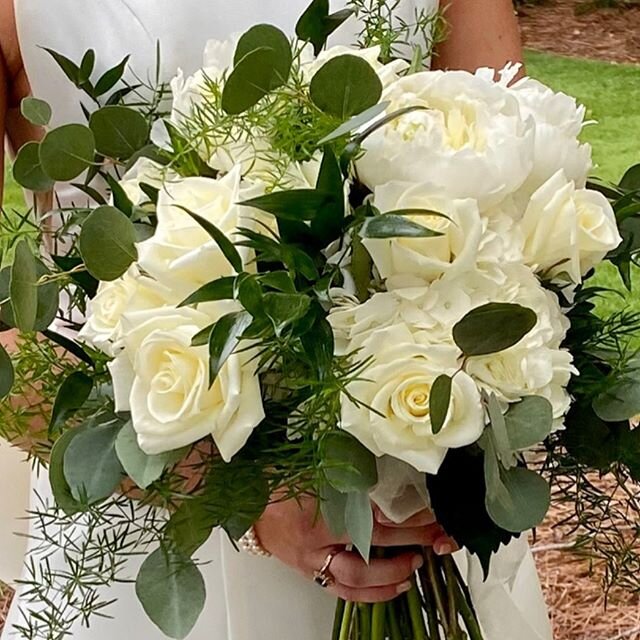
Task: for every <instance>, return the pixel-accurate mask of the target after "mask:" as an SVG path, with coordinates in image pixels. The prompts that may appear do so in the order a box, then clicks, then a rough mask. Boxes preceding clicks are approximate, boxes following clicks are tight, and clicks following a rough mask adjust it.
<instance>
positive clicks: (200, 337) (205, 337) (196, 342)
mask: <svg viewBox="0 0 640 640" xmlns="http://www.w3.org/2000/svg"><path fill="white" fill-rule="evenodd" d="M215 326H216V325H215V322H214V323H213V324H210V325H209V326H208V327H205V328H204V329H201V330H200V331H198V333H196V334H195V335H194V336H193V338H191V346H192V347H204V345H207V344H209V337H210V336H211V332H212V331H213V327H215Z"/></svg>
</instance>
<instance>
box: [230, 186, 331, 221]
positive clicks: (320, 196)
mask: <svg viewBox="0 0 640 640" xmlns="http://www.w3.org/2000/svg"><path fill="white" fill-rule="evenodd" d="M335 198H336V196H335V193H332V192H330V191H319V190H317V189H291V190H290V191H275V192H273V193H270V194H268V195H266V196H260V197H258V198H253V199H251V200H245V201H244V202H241V203H240V204H241V205H243V206H245V207H253V208H254V209H260V210H261V211H266V212H267V213H270V214H272V215H274V216H276V217H277V218H282V219H284V220H312V219H313V218H315V216H316V215H317V213H318V211H319V210H320V209H322V208H323V207H326V206H327V205H331V204H333V203H334V202H335Z"/></svg>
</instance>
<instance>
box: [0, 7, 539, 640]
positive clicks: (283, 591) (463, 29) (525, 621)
mask: <svg viewBox="0 0 640 640" xmlns="http://www.w3.org/2000/svg"><path fill="white" fill-rule="evenodd" d="M308 1H309V0H259V1H255V0H235V1H234V2H229V3H224V4H223V3H221V2H220V3H216V2H215V1H213V0H211V1H210V2H203V1H202V0H180V2H175V1H174V0H103V1H102V2H99V1H96V0H47V1H46V2H44V1H43V0H15V3H14V0H0V127H1V128H2V130H3V132H4V133H5V135H6V137H7V139H8V143H9V145H8V146H9V148H10V149H11V150H13V151H15V150H16V149H17V148H18V147H19V146H20V145H21V144H22V143H24V142H25V141H26V140H28V139H31V138H34V137H36V136H37V135H38V131H35V130H33V129H32V128H30V127H29V126H28V125H27V124H26V123H25V122H24V121H21V120H20V118H19V117H18V116H17V107H18V105H19V102H20V100H21V99H22V98H23V97H24V96H27V95H29V94H30V92H31V91H32V92H33V94H34V95H36V96H38V97H40V98H42V99H45V100H47V101H48V102H49V103H50V104H51V105H52V107H53V111H54V121H53V123H52V124H53V125H56V124H60V123H63V122H76V121H78V122H79V121H81V120H82V113H81V111H80V106H79V104H80V101H79V96H78V95H76V94H75V90H74V89H73V88H72V86H71V84H70V83H68V82H66V81H65V80H64V78H62V77H61V74H60V72H59V70H58V69H57V68H56V66H55V65H54V63H53V62H52V60H51V59H50V58H49V56H48V55H47V54H46V53H45V52H44V51H43V49H42V48H41V47H48V48H51V49H53V50H55V51H58V52H60V53H63V54H65V55H67V56H68V57H70V58H71V59H74V60H77V59H79V58H80V56H81V55H82V54H83V52H84V51H85V50H87V49H89V48H93V49H95V50H96V51H97V53H98V56H97V57H98V64H99V65H101V66H102V67H103V69H106V68H107V67H109V66H113V65H114V64H115V63H117V62H118V61H119V60H120V59H121V58H122V57H123V56H124V55H125V54H128V53H131V54H132V57H131V64H130V68H132V69H133V70H135V71H137V73H138V74H141V75H143V76H144V74H145V73H146V71H147V70H149V69H152V68H153V65H154V64H155V52H156V44H155V43H156V42H160V43H161V48H162V67H163V70H164V75H165V79H168V78H169V77H170V75H171V74H172V73H174V72H175V70H176V69H177V68H179V67H181V68H184V69H185V70H186V71H191V70H194V69H195V68H196V67H197V66H199V64H200V57H201V55H202V51H203V49H204V45H205V42H206V40H207V39H210V38H218V39H224V38H225V37H227V36H228V35H229V34H232V33H234V32H239V31H242V30H244V29H246V28H248V27H249V26H251V25H253V24H256V23H259V22H269V23H274V24H276V25H278V26H280V27H281V28H283V29H284V30H285V31H287V32H288V33H292V32H293V28H294V25H295V20H296V19H297V17H298V16H299V15H300V14H301V13H302V11H303V10H304V8H305V7H306V5H307V4H308ZM14 4H15V6H14ZM337 4H344V2H342V3H337ZM436 4H437V0H402V1H401V2H400V6H399V9H398V10H399V11H400V12H401V13H402V14H403V15H405V16H406V17H407V18H409V17H410V16H411V15H412V14H413V13H414V10H415V9H416V8H427V9H431V8H432V9H434V10H435V9H436ZM336 8H340V7H336ZM447 19H448V21H449V23H450V26H451V33H450V36H449V38H448V40H447V41H446V42H445V43H444V44H443V45H441V47H440V49H439V52H438V56H437V58H436V59H435V65H436V66H440V67H447V68H461V69H469V70H473V69H475V68H477V67H479V66H491V67H502V66H503V65H504V64H505V63H506V62H507V61H513V60H519V59H520V56H521V51H520V47H519V39H518V35H517V26H516V24H515V19H514V17H513V10H512V5H511V0H449V8H448V11H447ZM351 27H352V29H351V33H349V29H348V28H346V29H343V30H342V32H341V33H342V34H343V35H342V38H343V39H345V38H346V40H348V41H349V40H351V39H352V38H351V37H350V36H352V35H353V33H354V32H355V31H356V30H357V24H354V23H353V21H352V22H351ZM345 33H346V37H345V35H344V34H345ZM98 71H100V69H99V70H98ZM1 154H2V149H1V148H0V155H1ZM1 180H2V176H1V175H0V191H1V187H2V182H1ZM57 197H58V198H59V199H60V201H61V202H63V203H64V202H70V201H71V200H73V199H74V198H75V199H76V200H77V199H78V194H77V193H75V194H74V193H72V192H70V191H66V190H61V191H60V192H58V193H57ZM2 450H3V451H6V447H3V449H2ZM3 455H4V456H6V455H7V454H6V453H3ZM23 467H24V469H28V467H27V465H23ZM2 468H3V469H4V464H3V467H2ZM4 480H5V481H4V482H3V483H2V485H1V487H0V496H2V517H3V518H4V519H7V518H11V517H12V514H9V513H7V502H8V496H5V495H2V493H1V492H13V491H12V489H10V488H9V487H11V486H16V484H15V483H14V482H13V481H12V482H11V483H8V482H6V478H5V479H4ZM36 495H37V496H40V497H43V496H44V497H50V495H51V494H50V489H49V487H48V484H47V480H46V477H45V475H44V474H40V475H35V474H34V477H33V478H32V496H33V497H32V501H35V500H36V498H35V496H36ZM33 504H35V503H34V502H32V505H33ZM25 506H26V505H24V506H23V508H24V507H25ZM314 516H315V508H314V505H310V506H308V508H306V509H305V508H304V506H303V507H301V506H300V505H298V504H297V503H290V504H278V505H273V506H272V507H270V508H269V509H268V510H267V512H266V514H265V516H264V517H263V519H262V520H261V521H260V522H259V523H258V525H257V527H256V530H255V533H254V537H253V541H252V542H253V546H254V548H259V549H260V550H262V552H263V555H266V552H268V553H269V554H271V555H272V556H273V557H274V558H275V559H277V561H275V560H274V559H273V558H272V559H268V558H255V557H252V556H251V555H248V554H239V553H237V552H236V551H235V550H234V549H233V548H232V547H231V545H230V544H229V543H228V541H227V540H226V537H225V536H224V535H223V534H218V533H216V534H214V535H213V536H212V538H211V539H210V540H209V541H208V543H207V545H206V547H204V548H203V549H202V551H201V554H200V558H201V559H202V560H205V561H208V562H209V564H207V565H206V566H205V567H204V574H205V579H206V583H207V592H208V601H207V607H206V609H205V612H204V614H203V616H202V618H201V619H200V621H199V623H198V625H197V626H196V628H195V629H194V631H193V632H192V634H191V635H190V636H189V637H190V638H193V639H194V640H249V639H251V640H276V639H282V640H327V638H328V637H329V635H330V625H331V621H332V616H333V606H334V597H335V595H340V596H341V597H343V598H349V599H355V600H359V601H379V600H386V599H390V598H392V597H394V596H395V595H396V594H398V593H401V592H402V590H404V589H405V587H406V581H407V579H408V578H409V576H410V575H411V573H412V571H413V569H414V568H415V566H416V565H415V563H416V562H419V558H418V557H417V556H416V555H415V554H413V553H411V552H407V553H401V554H399V555H398V556H397V557H396V558H394V559H390V560H374V561H372V562H371V564H370V565H369V566H366V565H365V564H364V563H363V562H362V561H360V560H359V559H358V558H357V556H356V555H355V554H351V553H349V552H348V551H345V550H344V544H342V545H341V542H343V541H340V540H335V539H333V538H332V537H331V536H330V534H329V533H328V531H327V530H326V528H325V527H324V526H323V525H322V524H321V523H320V524H314ZM374 543H377V544H385V545H388V546H393V547H407V548H409V547H410V546H411V545H434V547H435V550H436V552H437V553H441V554H445V553H450V552H452V551H453V550H454V543H453V541H451V540H450V539H448V538H447V537H446V536H445V535H444V534H443V532H442V531H441V530H440V528H439V527H438V526H437V525H436V524H434V523H433V522H432V517H431V515H430V514H428V513H421V514H418V515H417V516H415V517H414V518H412V519H411V520H409V521H407V522H405V523H404V524H402V525H400V526H395V525H392V524H391V523H389V522H388V521H385V520H384V519H383V518H382V517H380V518H379V521H378V522H377V524H376V533H375V536H374ZM0 549H2V554H3V555H4V556H5V563H4V564H3V561H2V560H3V559H2V558H0V571H2V570H3V569H4V568H5V567H6V566H7V564H6V558H10V557H11V556H14V557H18V556H20V555H21V550H20V549H19V546H16V544H15V542H12V541H10V540H7V541H5V540H0ZM331 552H337V555H336V557H335V560H334V562H333V564H332V567H331V569H332V573H333V574H335V577H336V585H335V586H334V587H332V588H330V589H328V590H327V591H322V590H321V589H320V588H319V587H318V586H316V585H315V584H313V582H312V581H311V580H310V578H311V577H312V575H313V572H314V571H316V570H317V569H319V568H320V567H321V565H322V564H323V561H324V559H325V558H326V557H327V554H328V553H331ZM278 561H279V562H278ZM51 562H52V563H56V562H58V563H61V562H62V559H61V558H57V557H53V558H51ZM460 562H461V565H462V566H463V567H464V568H465V570H466V575H467V578H468V581H469V584H470V587H471V588H472V590H473V591H474V598H475V601H476V605H477V607H478V609H479V615H480V617H481V620H482V623H483V626H484V627H485V633H486V637H487V640H512V639H514V638H516V637H518V638H519V639H520V640H549V639H550V638H551V631H550V628H549V624H548V620H547V616H546V611H545V608H544V602H543V599H542V595H541V592H540V588H539V585H538V581H537V578H536V575H535V567H534V565H533V561H532V558H531V556H530V554H529V552H528V550H527V548H526V543H525V542H520V543H515V544H514V545H510V547H508V548H507V549H505V550H503V552H502V553H501V557H500V558H499V561H498V562H496V563H495V565H494V570H493V572H492V575H491V576H490V578H489V580H488V581H486V582H484V581H483V580H482V577H481V575H480V574H481V572H480V569H479V566H477V563H476V562H475V561H473V560H467V559H466V558H465V557H462V558H461V559H460ZM130 565H131V566H128V568H127V572H126V573H127V574H128V577H134V576H135V573H136V569H137V562H136V561H135V560H133V559H132V560H131V562H130ZM1 575H2V574H0V576H1ZM6 577H9V576H6ZM111 596H112V594H109V597H111ZM113 597H114V598H118V601H117V603H116V604H114V605H112V606H111V607H110V608H109V610H108V614H109V615H110V616H112V617H113V618H114V619H113V620H110V619H106V618H96V619H95V620H94V621H93V622H92V626H91V629H89V630H88V629H86V628H83V627H80V626H79V625H78V626H77V628H74V630H73V635H72V638H73V639H74V640H85V639H87V640H88V639H91V640H101V639H102V638H105V639H106V638H110V637H115V636H122V637H125V638H135V639H140V640H156V639H157V640H160V639H161V637H162V635H161V633H160V632H159V631H158V630H156V629H155V628H154V627H153V625H152V624H151V623H150V622H149V621H148V620H147V618H146V616H145V614H144V612H143V611H142V609H141V607H140V605H139V604H138V603H137V600H136V598H135V596H134V593H133V587H132V585H130V584H119V585H116V586H115V587H114V589H113ZM26 605H27V602H26V599H25V595H24V594H21V593H20V592H18V594H17V597H16V599H15V602H14V604H13V607H12V609H11V612H10V615H9V618H8V621H7V624H6V627H5V633H4V635H3V638H4V639H7V640H8V639H9V638H11V637H18V636H17V635H14V634H17V632H16V628H17V627H19V626H20V625H21V624H22V623H23V620H22V615H23V611H24V610H25V608H26Z"/></svg>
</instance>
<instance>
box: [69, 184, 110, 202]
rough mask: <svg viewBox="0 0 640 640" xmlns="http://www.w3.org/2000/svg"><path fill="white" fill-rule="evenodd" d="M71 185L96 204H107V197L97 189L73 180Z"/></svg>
mask: <svg viewBox="0 0 640 640" xmlns="http://www.w3.org/2000/svg"><path fill="white" fill-rule="evenodd" d="M71 186H72V187H74V188H75V189H77V190H78V191H82V193H84V194H85V195H86V196H88V197H89V198H91V199H92V200H93V201H94V202H96V203H97V204H107V199H106V198H105V197H104V196H103V195H102V194H101V193H100V192H99V191H98V190H97V189H94V188H93V187H91V186H89V185H88V184H82V183H80V182H74V183H73V184H72V185H71Z"/></svg>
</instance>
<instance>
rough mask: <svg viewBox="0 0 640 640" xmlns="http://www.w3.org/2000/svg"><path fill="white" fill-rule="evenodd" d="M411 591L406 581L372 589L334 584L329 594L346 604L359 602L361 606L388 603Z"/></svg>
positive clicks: (409, 584)
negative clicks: (345, 601) (346, 602)
mask: <svg viewBox="0 0 640 640" xmlns="http://www.w3.org/2000/svg"><path fill="white" fill-rule="evenodd" d="M410 589H411V583H410V582H409V581H408V580H407V581H406V582H402V583H400V584H396V585H391V586H388V587H372V588H370V589H352V588H350V587H345V586H344V585H340V584H336V585H335V586H334V587H332V588H331V592H332V593H334V594H335V595H336V596H338V598H341V599H342V600H347V601H348V602H361V603H363V604H375V603H376V602H389V601H390V600H393V599H395V598H397V597H398V596H399V595H401V594H403V593H406V592H407V591H409V590H410Z"/></svg>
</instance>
